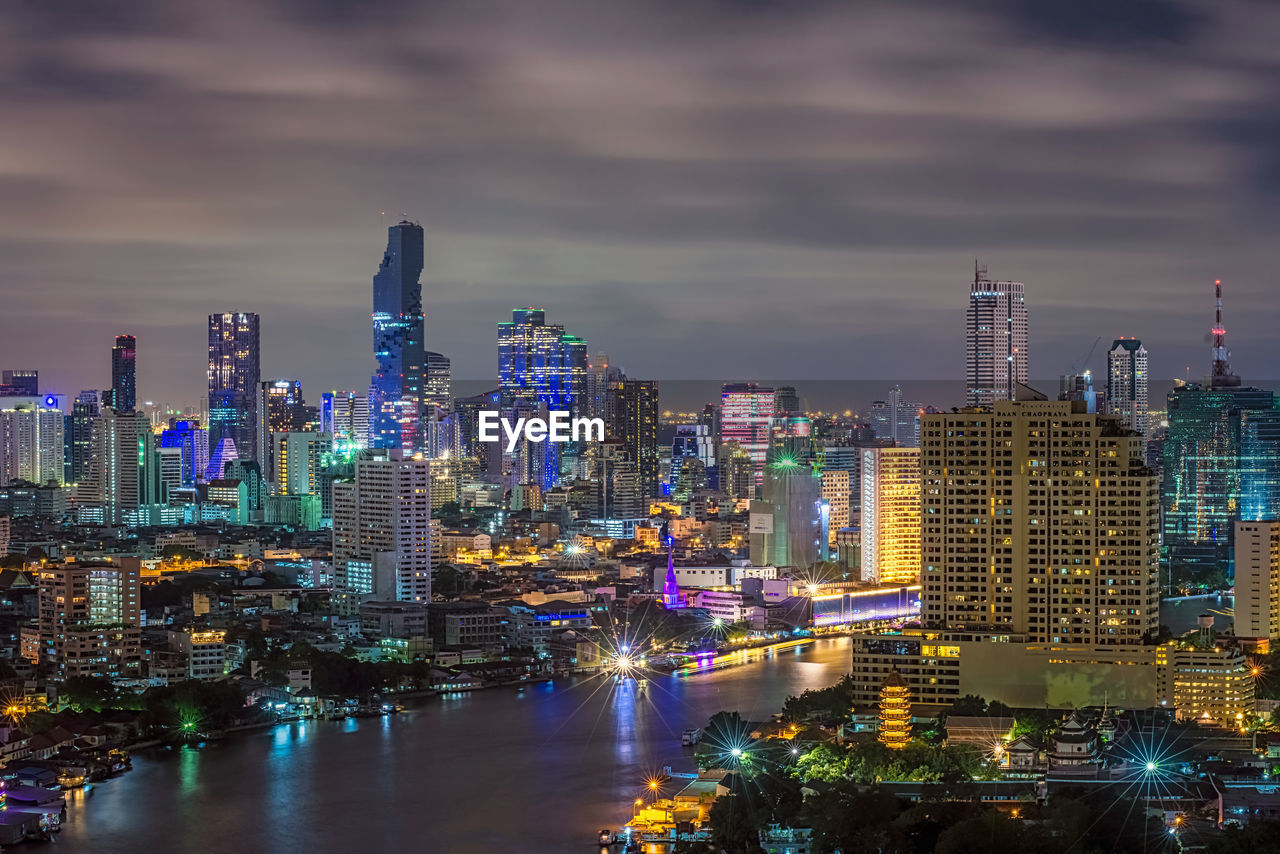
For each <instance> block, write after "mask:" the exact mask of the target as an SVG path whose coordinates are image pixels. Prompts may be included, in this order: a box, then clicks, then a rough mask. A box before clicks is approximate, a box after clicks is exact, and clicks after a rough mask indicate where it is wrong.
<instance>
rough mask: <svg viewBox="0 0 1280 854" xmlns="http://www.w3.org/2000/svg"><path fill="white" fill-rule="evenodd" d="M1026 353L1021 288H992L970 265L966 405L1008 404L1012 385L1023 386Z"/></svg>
mask: <svg viewBox="0 0 1280 854" xmlns="http://www.w3.org/2000/svg"><path fill="white" fill-rule="evenodd" d="M1029 347H1030V338H1029V335H1028V331H1027V302H1026V286H1025V285H1023V284H1022V282H993V281H992V280H991V279H989V278H988V277H987V269H986V268H985V267H979V266H977V264H974V271H973V283H972V284H971V285H970V287H969V313H968V327H967V331H966V335H965V359H966V364H967V366H968V375H967V380H968V404H969V405H970V406H989V405H990V404H991V403H992V401H996V400H1013V399H1014V397H1015V394H1016V392H1017V387H1018V384H1019V383H1022V384H1025V383H1026V382H1027V360H1028V356H1029V352H1028V351H1029Z"/></svg>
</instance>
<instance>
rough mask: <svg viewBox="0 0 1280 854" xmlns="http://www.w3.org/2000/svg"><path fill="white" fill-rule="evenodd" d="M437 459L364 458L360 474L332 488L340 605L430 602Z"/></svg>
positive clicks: (350, 609) (353, 608) (349, 609)
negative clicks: (433, 463) (433, 466)
mask: <svg viewBox="0 0 1280 854" xmlns="http://www.w3.org/2000/svg"><path fill="white" fill-rule="evenodd" d="M431 551H432V541H431V462H430V460H424V459H405V458H404V457H403V456H402V454H401V453H399V452H395V451H392V452H390V453H389V455H388V458H386V459H357V460H356V462H355V477H354V478H353V479H352V480H351V481H350V482H346V483H335V484H334V485H333V577H334V588H335V594H336V595H335V598H336V600H337V603H336V604H337V606H338V607H339V608H340V609H341V610H342V611H343V612H344V613H347V614H355V613H356V612H357V610H358V608H359V605H360V603H361V602H365V601H371V600H377V601H388V600H395V601H400V602H423V603H426V602H430V601H431V567H432V560H431Z"/></svg>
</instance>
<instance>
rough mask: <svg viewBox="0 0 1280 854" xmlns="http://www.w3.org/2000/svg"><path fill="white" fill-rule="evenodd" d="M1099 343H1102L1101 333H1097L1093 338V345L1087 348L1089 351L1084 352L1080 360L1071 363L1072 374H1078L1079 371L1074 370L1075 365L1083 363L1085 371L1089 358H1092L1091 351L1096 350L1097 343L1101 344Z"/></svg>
mask: <svg viewBox="0 0 1280 854" xmlns="http://www.w3.org/2000/svg"><path fill="white" fill-rule="evenodd" d="M1101 343H1102V336H1101V335H1099V336H1098V337H1097V338H1095V339H1093V346H1092V347H1090V348H1089V352H1088V353H1086V354H1085V357H1084V358H1083V359H1082V360H1080V361H1079V362H1075V363H1073V364H1072V365H1071V373H1073V374H1078V373H1080V372H1079V371H1078V370H1076V368H1077V366H1080V365H1083V366H1084V369H1085V370H1086V371H1087V370H1088V369H1089V360H1090V359H1092V358H1093V351H1094V350H1097V349H1098V345H1099V344H1101Z"/></svg>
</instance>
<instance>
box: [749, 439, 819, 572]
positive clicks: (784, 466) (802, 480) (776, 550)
mask: <svg viewBox="0 0 1280 854" xmlns="http://www.w3.org/2000/svg"><path fill="white" fill-rule="evenodd" d="M828 521H829V520H828V508H827V505H826V504H825V503H824V502H823V501H822V475H821V474H820V473H819V472H818V471H816V470H815V469H814V468H813V467H812V466H808V465H804V464H802V463H798V462H796V461H795V460H793V459H790V458H788V457H780V458H778V459H776V460H773V461H771V462H770V463H769V464H768V465H767V466H765V470H764V483H763V485H762V488H761V498H760V500H758V501H752V502H751V514H750V521H749V540H750V555H751V563H752V564H754V565H755V566H765V565H773V566H778V567H793V568H796V569H807V568H809V567H810V566H812V565H813V564H814V563H816V562H817V561H819V560H825V559H826V556H827V544H828V541H829V539H830V538H829V535H828V532H827V528H828Z"/></svg>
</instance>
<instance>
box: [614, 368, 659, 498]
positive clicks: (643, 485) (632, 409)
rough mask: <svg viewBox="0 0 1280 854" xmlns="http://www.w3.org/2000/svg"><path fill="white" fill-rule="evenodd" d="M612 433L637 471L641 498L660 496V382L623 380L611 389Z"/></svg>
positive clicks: (637, 485)
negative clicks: (612, 398)
mask: <svg viewBox="0 0 1280 854" xmlns="http://www.w3.org/2000/svg"><path fill="white" fill-rule="evenodd" d="M612 394H613V396H614V405H613V420H612V421H611V422H609V424H610V434H611V435H612V437H613V438H615V439H617V440H618V441H619V442H621V443H622V446H623V448H625V449H626V453H627V456H628V457H629V458H630V459H631V463H632V465H633V466H634V467H635V471H636V487H637V489H638V490H639V492H640V496H641V497H642V498H655V497H657V496H658V383H657V382H656V381H655V380H631V379H628V380H623V381H622V382H620V383H618V384H617V387H616V388H615V389H614V390H613V392H612Z"/></svg>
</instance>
